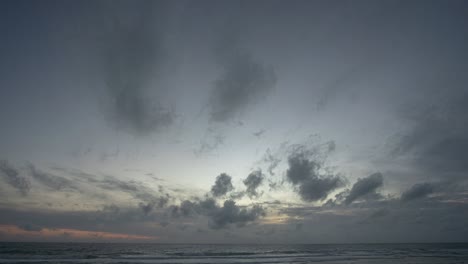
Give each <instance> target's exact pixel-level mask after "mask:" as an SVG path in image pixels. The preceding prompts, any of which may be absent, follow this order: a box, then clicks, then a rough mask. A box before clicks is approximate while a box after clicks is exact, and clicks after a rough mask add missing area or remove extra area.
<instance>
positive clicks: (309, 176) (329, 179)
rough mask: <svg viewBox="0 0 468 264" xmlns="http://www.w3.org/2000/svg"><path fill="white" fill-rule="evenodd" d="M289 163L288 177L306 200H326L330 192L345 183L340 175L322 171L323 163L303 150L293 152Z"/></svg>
mask: <svg viewBox="0 0 468 264" xmlns="http://www.w3.org/2000/svg"><path fill="white" fill-rule="evenodd" d="M288 165H289V168H288V170H287V172H286V176H287V179H288V181H289V182H290V183H291V184H292V185H293V186H296V187H297V191H298V193H299V195H300V197H301V199H302V200H304V201H307V202H314V201H319V200H324V199H326V198H327V196H328V194H329V193H330V192H332V191H333V190H335V189H337V188H338V187H341V186H342V185H343V181H342V179H341V178H340V177H338V176H336V175H329V174H326V173H322V172H321V171H320V169H321V163H320V162H318V161H317V160H309V158H308V157H307V155H306V154H305V153H303V152H299V153H293V154H292V155H291V156H290V157H289V158H288Z"/></svg>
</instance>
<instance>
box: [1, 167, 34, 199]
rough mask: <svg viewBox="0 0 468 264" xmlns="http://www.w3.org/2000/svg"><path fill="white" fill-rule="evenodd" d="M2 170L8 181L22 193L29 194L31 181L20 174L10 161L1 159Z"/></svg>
mask: <svg viewBox="0 0 468 264" xmlns="http://www.w3.org/2000/svg"><path fill="white" fill-rule="evenodd" d="M0 171H1V172H2V175H3V176H4V178H5V179H6V181H7V182H8V183H9V184H10V185H11V186H13V187H14V188H16V189H17V190H18V191H19V192H20V193H21V194H22V195H27V194H28V192H29V190H30V189H31V182H30V181H29V179H28V178H26V177H23V176H21V175H20V174H19V172H18V170H17V169H15V168H14V167H13V166H11V165H10V164H9V163H8V161H6V160H0Z"/></svg>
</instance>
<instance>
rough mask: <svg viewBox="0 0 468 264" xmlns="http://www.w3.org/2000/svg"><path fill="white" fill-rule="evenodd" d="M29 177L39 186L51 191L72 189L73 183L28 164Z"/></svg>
mask: <svg viewBox="0 0 468 264" xmlns="http://www.w3.org/2000/svg"><path fill="white" fill-rule="evenodd" d="M28 168H29V171H30V175H31V177H32V178H33V179H35V180H37V181H38V182H40V183H41V184H43V185H45V186H47V187H49V188H51V189H52V190H56V191H58V190H61V189H64V188H73V187H74V186H73V183H72V181H70V180H69V179H67V178H64V177H61V176H57V175H54V174H51V173H47V172H44V171H41V170H38V169H37V168H36V167H35V166H34V165H33V164H31V163H30V164H28Z"/></svg>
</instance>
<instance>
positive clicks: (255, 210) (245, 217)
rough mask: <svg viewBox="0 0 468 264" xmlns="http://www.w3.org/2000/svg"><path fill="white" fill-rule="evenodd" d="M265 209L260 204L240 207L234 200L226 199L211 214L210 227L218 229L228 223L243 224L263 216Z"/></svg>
mask: <svg viewBox="0 0 468 264" xmlns="http://www.w3.org/2000/svg"><path fill="white" fill-rule="evenodd" d="M264 215H265V211H264V210H263V208H262V207H260V206H253V207H252V208H251V209H246V208H240V207H239V206H237V205H236V202H234V201H232V200H227V201H225V202H224V205H223V207H220V208H219V209H217V210H216V211H215V212H214V213H213V214H212V215H211V219H212V227H213V228H215V229H219V228H222V227H225V226H226V225H228V224H235V225H237V226H239V227H240V226H244V225H245V224H246V223H248V222H253V221H255V220H257V219H258V218H259V217H261V216H264Z"/></svg>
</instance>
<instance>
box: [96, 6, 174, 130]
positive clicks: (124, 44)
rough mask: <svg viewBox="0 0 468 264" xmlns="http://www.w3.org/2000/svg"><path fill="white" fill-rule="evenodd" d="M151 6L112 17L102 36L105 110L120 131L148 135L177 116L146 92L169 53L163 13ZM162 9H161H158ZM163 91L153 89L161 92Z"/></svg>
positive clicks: (128, 9)
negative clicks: (162, 20) (161, 16)
mask: <svg viewBox="0 0 468 264" xmlns="http://www.w3.org/2000/svg"><path fill="white" fill-rule="evenodd" d="M148 3H149V2H132V5H130V6H122V7H121V10H118V12H116V13H115V14H114V16H113V18H112V19H110V20H111V23H110V26H109V28H108V30H106V31H103V32H101V33H102V43H101V48H102V50H101V61H102V65H103V68H104V71H103V74H104V79H105V83H106V86H107V89H106V98H105V103H106V110H108V114H109V118H110V121H112V123H113V125H114V126H115V127H116V128H118V129H123V130H124V131H127V132H129V133H132V134H134V135H146V134H149V133H151V132H154V131H156V130H158V129H160V128H162V127H166V126H169V125H170V124H171V123H172V122H173V119H174V113H173V111H171V110H168V109H167V108H165V107H163V105H162V104H161V101H160V100H156V99H154V98H151V96H150V94H149V93H147V91H146V90H145V89H146V88H148V86H149V85H150V79H151V78H154V77H156V78H157V77H159V74H161V68H162V67H163V61H164V57H165V54H166V52H167V51H166V50H165V49H164V47H163V34H162V31H161V30H162V29H161V28H160V27H158V26H159V25H158V24H159V23H160V21H159V20H156V19H153V17H157V18H159V16H160V15H161V14H160V13H162V12H160V13H158V14H156V13H155V12H156V11H157V10H158V9H157V8H155V6H153V5H152V4H148ZM158 8H159V7H158ZM160 90H161V87H157V86H156V87H152V91H153V92H154V91H156V92H159V91H160Z"/></svg>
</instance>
